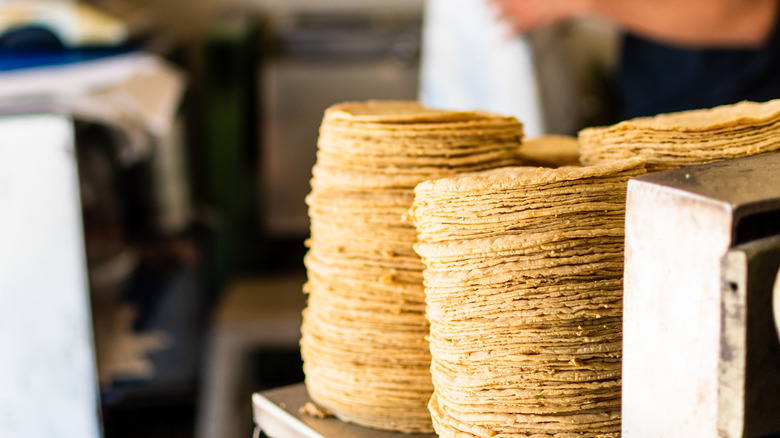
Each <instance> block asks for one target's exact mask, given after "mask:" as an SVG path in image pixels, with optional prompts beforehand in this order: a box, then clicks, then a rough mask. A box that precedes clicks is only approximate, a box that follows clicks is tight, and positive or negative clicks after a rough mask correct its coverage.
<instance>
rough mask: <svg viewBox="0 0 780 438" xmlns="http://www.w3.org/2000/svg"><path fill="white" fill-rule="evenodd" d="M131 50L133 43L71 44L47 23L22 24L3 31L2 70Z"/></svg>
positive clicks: (65, 61) (1, 35) (87, 58)
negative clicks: (117, 44)
mask: <svg viewBox="0 0 780 438" xmlns="http://www.w3.org/2000/svg"><path fill="white" fill-rule="evenodd" d="M130 51H132V48H131V47H129V46H112V47H81V48H68V47H65V45H64V44H62V41H60V39H59V38H58V37H57V35H55V34H54V33H53V32H51V31H50V30H49V29H47V28H45V27H42V26H27V27H20V28H15V29H11V30H8V31H7V32H4V33H2V34H0V71H9V70H19V69H25V68H33V67H45V66H53V65H66V64H73V63H77V62H83V61H89V60H93V59H98V58H104V57H107V56H113V55H119V54H123V53H128V52H130Z"/></svg>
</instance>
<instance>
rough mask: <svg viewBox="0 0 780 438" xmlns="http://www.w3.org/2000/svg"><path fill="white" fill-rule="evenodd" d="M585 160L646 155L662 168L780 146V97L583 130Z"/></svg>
mask: <svg viewBox="0 0 780 438" xmlns="http://www.w3.org/2000/svg"><path fill="white" fill-rule="evenodd" d="M579 140H580V155H581V161H582V163H584V164H595V163H601V162H605V161H612V160H618V159H624V158H628V157H634V156H639V155H641V156H644V157H646V159H647V168H648V171H650V170H663V169H670V168H676V167H682V166H688V165H694V164H704V163H709V162H712V161H720V160H727V159H731V158H739V157H745V156H748V155H757V154H762V153H768V152H776V151H778V150H780V100H772V101H769V102H763V103H757V102H747V101H745V102H740V103H737V104H733V105H724V106H719V107H715V108H712V109H701V110H693V111H683V112H678V113H669V114H660V115H658V116H654V117H641V118H636V119H632V120H626V121H624V122H620V123H618V124H616V125H612V126H607V127H594V128H586V129H584V130H582V131H581V132H580V135H579Z"/></svg>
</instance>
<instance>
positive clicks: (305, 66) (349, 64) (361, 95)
mask: <svg viewBox="0 0 780 438" xmlns="http://www.w3.org/2000/svg"><path fill="white" fill-rule="evenodd" d="M356 11H358V12H352V13H346V12H327V11H320V12H316V13H312V12H297V13H291V14H289V15H285V16H277V17H274V16H271V17H269V18H268V20H269V26H268V27H269V30H268V34H267V41H266V44H267V47H266V50H265V52H266V53H267V56H266V57H265V58H264V59H263V60H261V71H260V84H261V85H260V97H261V108H260V114H261V126H262V128H261V129H262V133H261V139H260V143H261V148H260V149H261V156H260V161H261V175H260V194H259V195H260V206H261V210H262V211H261V222H262V224H261V226H262V227H263V228H264V229H265V230H267V232H268V233H269V234H271V235H273V236H283V237H300V236H305V235H307V234H308V229H309V221H308V215H307V208H306V205H305V204H304V197H305V196H306V194H307V193H309V191H310V190H311V187H310V186H309V178H311V168H312V166H313V165H314V161H315V151H316V147H317V135H318V127H319V124H320V121H321V120H322V113H323V111H324V109H325V108H327V107H328V106H330V105H332V104H334V103H337V102H342V101H349V100H361V101H362V100H368V99H396V100H410V99H411V100H414V99H415V98H416V97H417V82H418V79H417V76H418V70H417V66H418V55H419V53H418V52H419V38H420V26H421V16H420V11H409V12H408V13H405V12H394V13H392V14H385V13H382V12H372V11H362V12H360V11H361V10H360V9H356Z"/></svg>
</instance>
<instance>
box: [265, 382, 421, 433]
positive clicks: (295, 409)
mask: <svg viewBox="0 0 780 438" xmlns="http://www.w3.org/2000/svg"><path fill="white" fill-rule="evenodd" d="M309 401H310V399H309V395H308V394H307V393H306V387H305V386H304V384H303V383H298V384H295V385H290V386H285V387H282V388H277V389H272V390H269V391H263V392H258V393H255V394H253V395H252V407H253V410H254V419H255V424H256V425H257V427H258V429H257V431H256V432H255V436H258V435H259V431H260V430H262V431H263V433H265V434H266V435H268V436H269V437H271V438H364V437H365V438H435V437H436V435H433V434H408V433H399V432H387V431H381V430H376V429H369V428H365V427H361V426H356V425H354V424H349V423H344V422H342V421H340V420H338V419H336V418H333V417H331V418H314V417H311V416H308V415H303V414H300V413H299V410H300V408H301V407H302V406H303V405H305V404H306V403H307V402H309Z"/></svg>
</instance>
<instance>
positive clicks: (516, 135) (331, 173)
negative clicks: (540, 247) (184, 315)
mask: <svg viewBox="0 0 780 438" xmlns="http://www.w3.org/2000/svg"><path fill="white" fill-rule="evenodd" d="M522 136H523V132H522V125H521V124H520V123H519V122H518V121H517V120H516V119H514V118H512V117H502V116H496V115H492V114H485V113H479V112H452V111H440V110H434V109H429V108H425V107H422V106H420V105H419V104H417V103H413V102H395V101H369V102H358V103H354V102H353V103H342V104H338V105H335V106H333V107H331V108H329V109H328V110H326V112H325V116H324V118H323V123H322V125H321V128H320V138H319V142H318V146H319V148H318V155H317V163H316V165H315V166H314V169H313V175H314V176H313V178H312V192H311V193H310V194H309V196H308V197H307V200H306V201H307V204H308V205H309V216H310V219H311V239H310V240H309V241H308V245H309V251H308V253H307V255H306V258H305V263H306V267H307V270H308V282H307V285H306V291H307V292H308V294H309V302H308V307H307V309H306V310H305V312H304V323H303V327H302V333H303V337H302V339H301V349H302V354H303V359H304V371H305V373H306V386H307V389H308V392H309V395H310V396H311V398H312V399H313V400H314V401H315V402H316V403H317V404H319V405H320V406H321V407H323V408H325V409H326V410H329V411H331V412H333V413H334V414H335V415H336V416H337V417H339V418H340V419H342V420H345V421H350V422H354V423H357V424H360V425H364V426H369V427H374V428H378V429H387V430H396V431H403V432H430V431H432V426H431V418H430V413H429V412H428V409H427V404H428V401H429V399H430V396H431V393H432V391H433V386H432V383H431V375H430V351H429V348H428V343H427V341H426V337H427V335H428V323H427V320H426V318H425V292H424V288H423V284H422V271H423V269H424V265H423V264H422V262H421V260H420V257H419V256H418V255H417V254H416V253H415V252H414V249H413V245H414V243H415V242H416V240H417V232H416V229H415V228H414V225H413V224H412V223H411V222H409V221H408V220H405V219H404V216H405V215H406V213H407V212H408V210H409V208H410V206H411V204H412V202H413V200H414V186H415V185H416V184H418V183H419V182H421V181H423V180H426V179H430V178H440V177H444V176H450V175H454V174H455V173H457V172H463V171H471V170H481V169H489V168H494V167H497V166H502V165H514V164H517V163H518V157H517V149H518V147H519V145H520V142H521V140H522Z"/></svg>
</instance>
